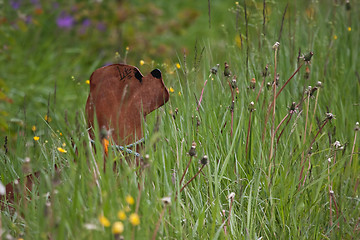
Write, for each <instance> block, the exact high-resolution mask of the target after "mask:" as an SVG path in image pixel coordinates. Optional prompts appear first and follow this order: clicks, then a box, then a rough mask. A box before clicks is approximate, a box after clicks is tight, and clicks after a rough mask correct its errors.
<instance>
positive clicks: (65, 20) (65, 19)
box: [56, 12, 74, 29]
mask: <svg viewBox="0 0 360 240" xmlns="http://www.w3.org/2000/svg"><path fill="white" fill-rule="evenodd" d="M56 24H57V25H58V27H59V28H68V29H69V28H71V27H72V26H73V25H74V18H73V17H72V16H71V15H70V14H68V13H65V12H62V13H61V14H60V16H59V17H58V18H57V19H56Z"/></svg>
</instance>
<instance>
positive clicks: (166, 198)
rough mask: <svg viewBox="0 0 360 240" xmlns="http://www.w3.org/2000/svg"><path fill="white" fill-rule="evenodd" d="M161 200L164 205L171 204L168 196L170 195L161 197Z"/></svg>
mask: <svg viewBox="0 0 360 240" xmlns="http://www.w3.org/2000/svg"><path fill="white" fill-rule="evenodd" d="M161 201H162V202H163V203H164V204H165V205H169V204H171V198H170V197H163V198H162V199H161Z"/></svg>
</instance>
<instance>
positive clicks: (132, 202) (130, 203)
mask: <svg viewBox="0 0 360 240" xmlns="http://www.w3.org/2000/svg"><path fill="white" fill-rule="evenodd" d="M125 201H126V202H127V203H128V204H129V205H133V204H134V203H135V200H134V198H133V197H132V196H130V195H127V196H126V198H125Z"/></svg>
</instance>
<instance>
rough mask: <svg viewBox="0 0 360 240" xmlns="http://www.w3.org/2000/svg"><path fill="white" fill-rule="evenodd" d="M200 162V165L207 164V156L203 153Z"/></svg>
mask: <svg viewBox="0 0 360 240" xmlns="http://www.w3.org/2000/svg"><path fill="white" fill-rule="evenodd" d="M200 163H201V164H202V165H206V164H208V157H207V156H206V155H204V156H203V157H202V159H201V160H200Z"/></svg>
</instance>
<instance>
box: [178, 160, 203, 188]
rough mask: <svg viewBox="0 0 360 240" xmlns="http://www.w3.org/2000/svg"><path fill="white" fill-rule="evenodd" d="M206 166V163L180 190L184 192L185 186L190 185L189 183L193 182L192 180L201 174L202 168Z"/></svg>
mask: <svg viewBox="0 0 360 240" xmlns="http://www.w3.org/2000/svg"><path fill="white" fill-rule="evenodd" d="M204 167H205V165H202V166H201V168H200V169H199V171H198V172H197V173H196V174H195V175H194V176H193V177H192V178H191V179H190V180H189V181H188V182H187V183H185V185H184V186H183V187H182V188H181V189H180V192H182V191H183V190H184V188H185V187H186V186H187V185H189V183H191V182H192V180H194V179H195V178H196V177H197V176H198V175H199V174H200V172H201V171H202V169H203V168H204Z"/></svg>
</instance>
